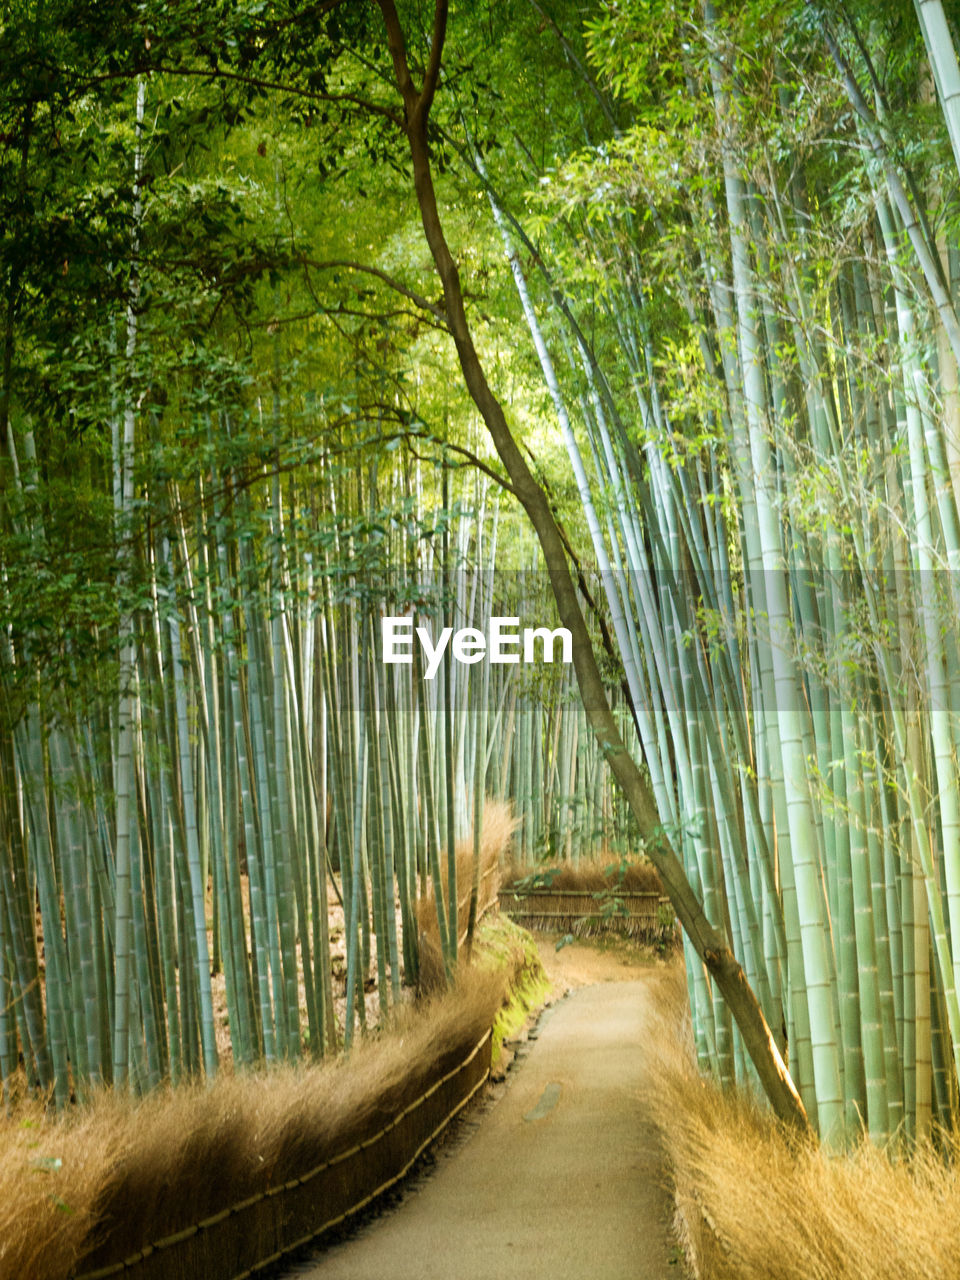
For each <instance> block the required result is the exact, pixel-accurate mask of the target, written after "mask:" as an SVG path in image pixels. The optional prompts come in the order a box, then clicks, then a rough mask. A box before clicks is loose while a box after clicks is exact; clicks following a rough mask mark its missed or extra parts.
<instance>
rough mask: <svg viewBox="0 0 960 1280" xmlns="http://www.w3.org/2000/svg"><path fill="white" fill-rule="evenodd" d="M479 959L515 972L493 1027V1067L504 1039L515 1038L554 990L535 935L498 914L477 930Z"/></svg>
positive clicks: (485, 921) (497, 1059)
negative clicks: (541, 958)
mask: <svg viewBox="0 0 960 1280" xmlns="http://www.w3.org/2000/svg"><path fill="white" fill-rule="evenodd" d="M476 947H477V950H478V952H479V955H478V959H480V960H481V962H483V961H487V962H488V963H490V964H493V965H495V966H497V967H498V968H504V969H507V970H508V971H509V970H512V977H511V979H510V982H509V985H508V987H507V997H506V1000H505V1001H504V1004H503V1006H502V1008H501V1009H500V1011H499V1013H498V1014H497V1016H496V1019H495V1021H494V1024H493V1065H494V1066H496V1064H497V1062H498V1061H499V1059H500V1051H501V1049H502V1047H503V1042H504V1040H509V1039H510V1038H511V1036H515V1035H516V1034H517V1032H518V1031H519V1030H520V1028H521V1027H522V1026H523V1024H524V1023H525V1022H526V1020H527V1018H529V1017H530V1015H531V1013H533V1012H534V1011H535V1010H537V1009H540V1008H541V1007H542V1006H543V1005H544V1004H546V1002H547V1000H548V999H549V996H550V993H551V991H552V984H551V982H550V979H549V978H548V977H547V975H546V972H545V970H544V968H543V965H542V964H541V963H540V955H539V953H538V951H537V944H536V942H535V941H534V938H533V935H532V934H530V933H528V932H527V930H526V929H523V928H521V927H520V925H518V924H514V923H513V921H512V920H509V919H508V918H507V917H506V916H504V915H500V914H499V912H493V913H491V914H490V915H488V916H487V917H485V919H484V920H483V921H481V923H480V924H479V925H478V927H477V937H476Z"/></svg>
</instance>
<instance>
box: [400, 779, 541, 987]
mask: <svg viewBox="0 0 960 1280" xmlns="http://www.w3.org/2000/svg"><path fill="white" fill-rule="evenodd" d="M516 827H517V823H516V820H515V819H514V817H513V815H512V812H511V809H510V806H509V805H508V804H505V803H503V802H502V801H500V800H491V799H490V798H489V797H488V798H487V799H486V801H485V802H484V806H483V829H482V831H481V832H480V896H479V900H478V902H477V916H478V917H479V916H480V915H482V914H483V912H484V911H486V910H487V908H488V907H491V906H492V905H493V904H494V903H495V902H496V900H497V889H498V887H499V883H500V864H501V863H502V861H503V859H504V857H505V856H506V853H507V851H508V849H509V848H510V841H511V840H512V839H513V833H514V831H515V830H516ZM456 853H457V899H458V901H457V920H458V934H459V939H460V941H461V942H462V940H463V938H464V937H465V935H466V932H467V923H468V921H469V918H470V893H471V888H472V885H473V837H472V836H470V837H469V838H468V839H466V840H461V841H459V842H458V843H457V849H456ZM440 872H441V882H442V884H443V889H444V894H446V890H447V862H446V854H445V852H443V851H441V855H440ZM417 924H418V926H419V930H420V987H421V989H422V990H424V991H437V990H440V989H441V988H442V986H443V985H444V976H443V960H442V957H441V954H440V933H439V928H438V925H437V908H436V903H435V900H434V894H433V888H432V886H431V887H430V888H429V889H428V891H427V894H426V895H425V897H423V898H421V899H420V901H419V902H418V903H417Z"/></svg>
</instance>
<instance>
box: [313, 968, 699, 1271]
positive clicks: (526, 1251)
mask: <svg viewBox="0 0 960 1280" xmlns="http://www.w3.org/2000/svg"><path fill="white" fill-rule="evenodd" d="M643 986H644V982H643V980H642V979H641V980H638V981H627V982H615V983H604V984H601V985H597V986H591V987H583V988H581V989H580V990H578V991H575V992H573V993H572V994H571V995H568V996H567V997H566V998H565V999H563V1000H561V1001H559V1002H558V1003H557V1004H555V1005H553V1006H552V1007H551V1008H550V1009H548V1010H547V1011H546V1013H545V1014H544V1016H543V1018H542V1019H541V1021H540V1024H539V1027H538V1029H537V1031H536V1032H535V1035H536V1039H535V1041H534V1043H533V1045H532V1047H531V1049H530V1052H529V1054H528V1055H527V1056H526V1058H525V1059H524V1061H523V1062H522V1063H520V1064H519V1065H518V1067H517V1068H515V1070H514V1071H512V1072H511V1073H510V1076H509V1077H508V1080H509V1085H508V1087H507V1089H506V1090H505V1092H504V1094H503V1096H502V1097H501V1098H500V1099H499V1100H498V1101H497V1102H496V1103H495V1105H494V1106H493V1107H492V1108H491V1110H490V1111H489V1112H488V1113H487V1114H486V1115H485V1116H484V1117H483V1121H482V1124H480V1125H479V1126H478V1128H477V1130H476V1132H475V1133H473V1135H472V1136H471V1137H470V1138H469V1140H468V1141H467V1142H466V1143H465V1144H464V1145H463V1146H462V1147H460V1148H459V1149H458V1150H456V1151H455V1152H454V1153H453V1154H452V1155H451V1157H450V1159H449V1160H445V1161H443V1162H442V1164H441V1165H440V1166H439V1167H438V1169H437V1170H436V1171H435V1173H434V1174H433V1175H432V1176H431V1177H430V1178H428V1179H426V1180H425V1181H424V1182H423V1183H422V1184H421V1185H420V1186H419V1187H418V1188H416V1189H415V1190H414V1191H413V1192H412V1194H410V1195H408V1196H407V1197H405V1199H404V1201H403V1202H402V1203H401V1204H400V1205H399V1206H398V1208H397V1209H396V1210H395V1211H394V1212H392V1213H390V1214H388V1215H387V1216H385V1217H383V1218H380V1219H374V1220H373V1221H371V1222H370V1223H369V1224H368V1226H366V1227H365V1228H364V1229H363V1231H362V1232H361V1233H360V1234H359V1235H357V1236H355V1237H354V1238H352V1239H348V1240H345V1241H343V1242H342V1243H340V1244H337V1245H335V1246H333V1247H332V1248H330V1249H328V1250H327V1251H326V1252H324V1253H322V1254H320V1255H318V1256H317V1257H316V1258H315V1259H314V1260H313V1261H311V1262H310V1263H308V1264H301V1267H300V1268H298V1269H297V1271H296V1273H295V1274H296V1275H297V1276H298V1277H300V1276H302V1277H309V1278H311V1280H373V1278H374V1277H379V1276H389V1277H390V1280H490V1278H491V1277H493V1276H498V1275H506V1276H510V1277H513V1278H515V1280H535V1278H537V1280H539V1277H544V1280H547V1278H548V1277H549V1278H550V1280H554V1277H562V1278H563V1280H581V1278H582V1280H621V1278H622V1280H627V1277H629V1278H630V1280H667V1278H669V1277H676V1276H677V1271H678V1268H677V1267H676V1266H675V1265H672V1262H671V1259H672V1257H673V1256H674V1250H673V1247H672V1243H671V1235H670V1229H669V1218H670V1205H669V1198H668V1195H667V1192H666V1190H665V1187H664V1179H663V1174H662V1166H661V1160H660V1155H659V1151H658V1148H657V1138H656V1133H655V1131H654V1129H653V1127H652V1125H651V1124H650V1123H649V1121H648V1120H647V1118H646V1116H645V1114H644V1110H645V1109H644V1104H643V1097H642V1092H641V1085H640V1079H641V1069H642V1058H643V1053H644V1040H645V1028H644V1009H645V1007H646V1001H645V1000H644V999H643Z"/></svg>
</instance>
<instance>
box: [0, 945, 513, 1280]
mask: <svg viewBox="0 0 960 1280" xmlns="http://www.w3.org/2000/svg"><path fill="white" fill-rule="evenodd" d="M510 977H511V975H510V971H509V967H508V968H507V969H506V970H504V969H497V970H494V969H491V968H489V967H487V968H485V967H471V968H470V969H467V970H466V971H465V972H464V973H463V974H461V975H460V977H459V979H458V984H457V986H456V988H455V989H454V990H452V991H450V992H449V993H447V994H445V995H443V996H442V997H438V998H437V999H435V1000H432V1001H430V1002H429V1003H422V1004H420V1005H419V1006H417V1007H416V1008H412V1009H405V1010H403V1011H402V1012H399V1013H398V1014H397V1017H396V1019H395V1020H394V1022H393V1023H392V1025H391V1028H390V1030H389V1032H388V1033H385V1034H384V1035H382V1036H381V1037H379V1038H377V1039H371V1040H369V1041H366V1042H364V1043H362V1044H361V1045H359V1046H358V1047H357V1048H356V1049H355V1050H354V1051H353V1052H352V1053H351V1054H350V1056H349V1057H348V1058H345V1059H337V1060H336V1061H333V1062H330V1063H328V1064H324V1065H320V1066H311V1065H302V1064H298V1065H296V1066H285V1067H278V1068H275V1069H272V1070H268V1071H259V1072H249V1073H243V1074H236V1075H231V1074H224V1075H222V1076H220V1077H219V1078H218V1079H216V1080H215V1081H214V1082H213V1084H211V1085H209V1086H206V1087H205V1086H202V1085H197V1086H187V1087H181V1088H178V1089H177V1090H175V1091H173V1090H167V1091H161V1092H158V1093H156V1094H153V1095H151V1096H150V1097H148V1098H146V1099H143V1100H142V1101H139V1102H134V1101H130V1100H127V1099H122V1098H118V1097H117V1096H116V1095H114V1094H112V1093H108V1092H104V1093H103V1094H102V1095H100V1096H99V1097H97V1098H95V1099H94V1100H93V1101H92V1102H91V1104H90V1105H89V1106H88V1107H85V1108H84V1109H83V1111H82V1112H79V1113H76V1114H74V1115H72V1116H67V1117H65V1118H62V1119H59V1120H50V1119H45V1118H44V1117H43V1114H42V1111H41V1109H40V1108H39V1107H35V1108H28V1109H25V1110H21V1111H19V1112H18V1113H17V1115H16V1117H15V1118H7V1119H6V1120H4V1121H2V1122H0V1145H2V1149H3V1153H4V1159H3V1161H2V1162H0V1170H2V1172H0V1280H24V1278H25V1277H30V1280H64V1277H66V1276H69V1275H70V1274H71V1273H72V1271H73V1269H74V1268H75V1267H77V1265H78V1263H81V1262H82V1264H83V1268H86V1269H92V1268H93V1267H94V1266H98V1265H104V1264H105V1263H107V1262H108V1261H114V1260H119V1259H122V1258H124V1257H128V1256H130V1255H131V1254H133V1253H135V1252H137V1251H138V1250H139V1249H141V1248H142V1247H143V1246H144V1245H146V1244H148V1243H151V1242H153V1241H156V1240H159V1239H162V1238H163V1237H164V1236H167V1235H170V1234H171V1233H173V1232H175V1231H178V1230H180V1229H181V1228H183V1227H186V1226H189V1225H191V1224H193V1223H196V1222H198V1221H201V1220H202V1219H203V1218H205V1217H207V1216H210V1215H212V1214H214V1213H216V1212H218V1211H219V1210H221V1209H224V1208H226V1207H228V1206H229V1205H232V1204H236V1203H237V1202H239V1201H240V1200H243V1199H245V1198H246V1197H247V1196H250V1195H253V1194H255V1193H257V1192H259V1191H262V1190H264V1189H266V1188H267V1187H271V1186H277V1185H280V1184H282V1183H284V1182H286V1181H288V1180H289V1179H291V1178H293V1177H295V1176H298V1175H300V1174H303V1173H306V1172H307V1171H309V1170H310V1169H311V1168H314V1167H315V1166H316V1165H318V1164H320V1163H322V1162H323V1161H325V1160H327V1159H329V1158H330V1157H331V1156H334V1155H336V1154H338V1153H339V1152H342V1151H345V1150H348V1149H349V1148H350V1147H352V1146H353V1145H354V1144H355V1143H356V1142H358V1141H359V1140H360V1139H362V1138H366V1137H368V1136H371V1135H372V1134H374V1133H376V1132H378V1131H379V1130H380V1129H381V1128H382V1127H383V1125H384V1124H385V1123H386V1122H387V1121H388V1120H390V1119H392V1118H393V1117H394V1116H395V1115H396V1114H397V1112H399V1111H400V1110H402V1109H403V1107H405V1106H406V1105H408V1104H409V1103H410V1102H412V1101H414V1100H415V1099H416V1098H417V1097H419V1096H420V1095H421V1094H422V1093H423V1092H424V1090H425V1088H426V1087H428V1085H429V1084H430V1083H432V1081H433V1079H434V1078H435V1077H436V1076H437V1075H440V1074H443V1073H444V1072H445V1071H447V1070H449V1069H450V1068H451V1067H452V1066H453V1065H455V1063H456V1062H457V1061H459V1060H460V1058H462V1056H463V1055H464V1053H465V1051H467V1050H468V1049H469V1048H470V1047H471V1046H472V1045H473V1044H475V1043H477V1042H478V1041H479V1040H480V1039H481V1037H482V1035H483V1034H484V1032H485V1031H486V1030H487V1029H488V1028H489V1027H490V1025H491V1024H492V1022H493V1019H494V1017H495V1015H496V1012H497V1009H498V1008H499V1007H500V1005H501V1004H502V1002H503V999H504V994H505V987H506V983H507V982H508V981H509V979H510Z"/></svg>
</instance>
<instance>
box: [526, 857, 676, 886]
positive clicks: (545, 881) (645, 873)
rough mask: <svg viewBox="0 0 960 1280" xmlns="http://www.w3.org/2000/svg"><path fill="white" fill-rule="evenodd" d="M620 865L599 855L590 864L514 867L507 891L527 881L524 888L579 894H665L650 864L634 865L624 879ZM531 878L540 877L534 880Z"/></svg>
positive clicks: (615, 860)
mask: <svg viewBox="0 0 960 1280" xmlns="http://www.w3.org/2000/svg"><path fill="white" fill-rule="evenodd" d="M619 872H620V863H619V862H618V860H617V859H616V858H614V857H612V856H611V857H607V858H605V857H603V856H602V855H599V856H597V857H595V858H591V859H590V860H589V861H582V860H581V861H580V862H579V863H577V864H576V866H574V865H573V863H569V862H564V863H553V864H541V865H539V866H537V867H534V868H531V867H521V866H511V867H509V868H508V870H507V871H505V872H504V875H503V881H502V883H503V888H504V889H510V888H512V887H514V886H515V885H518V884H520V882H523V885H524V887H528V888H529V887H535V886H541V885H542V887H544V888H550V889H562V890H566V891H567V892H576V893H603V892H604V891H610V890H616V889H622V890H623V891H624V892H625V893H659V894H662V893H663V888H662V886H661V884H660V877H659V876H658V875H657V871H656V868H655V867H654V866H653V865H652V864H651V863H649V862H632V863H630V864H628V865H627V867H626V869H625V871H624V874H623V878H622V880H621V878H620V874H619ZM531 877H536V879H535V880H531Z"/></svg>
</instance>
